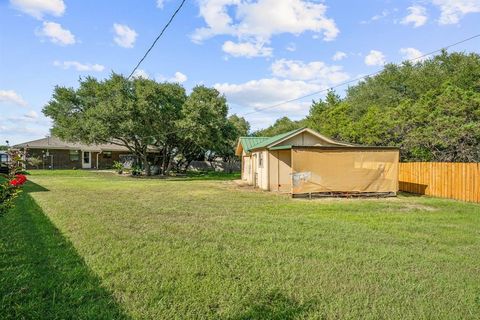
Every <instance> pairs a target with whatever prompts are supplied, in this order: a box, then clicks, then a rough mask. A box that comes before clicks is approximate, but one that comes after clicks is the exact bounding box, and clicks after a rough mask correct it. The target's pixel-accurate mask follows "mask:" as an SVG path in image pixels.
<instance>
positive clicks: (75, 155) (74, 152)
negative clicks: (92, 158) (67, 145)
mask: <svg viewBox="0 0 480 320" xmlns="http://www.w3.org/2000/svg"><path fill="white" fill-rule="evenodd" d="M78 160H80V155H79V154H78V150H70V161H78Z"/></svg>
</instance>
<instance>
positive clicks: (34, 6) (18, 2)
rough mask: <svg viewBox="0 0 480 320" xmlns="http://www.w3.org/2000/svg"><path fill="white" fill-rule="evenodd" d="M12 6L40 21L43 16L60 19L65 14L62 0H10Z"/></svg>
mask: <svg viewBox="0 0 480 320" xmlns="http://www.w3.org/2000/svg"><path fill="white" fill-rule="evenodd" d="M10 3H11V4H12V6H13V7H14V8H16V9H18V10H20V11H22V12H24V13H26V14H28V15H31V16H32V17H35V18H37V19H42V18H43V16H44V15H47V14H49V15H53V16H56V17H60V16H62V15H63V14H64V13H65V8H66V6H65V3H64V2H63V0H10Z"/></svg>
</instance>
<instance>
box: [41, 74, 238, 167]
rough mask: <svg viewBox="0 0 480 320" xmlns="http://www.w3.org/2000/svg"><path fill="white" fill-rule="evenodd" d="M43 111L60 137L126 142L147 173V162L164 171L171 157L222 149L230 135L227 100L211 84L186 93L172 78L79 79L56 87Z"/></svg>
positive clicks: (191, 156)
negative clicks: (72, 85)
mask: <svg viewBox="0 0 480 320" xmlns="http://www.w3.org/2000/svg"><path fill="white" fill-rule="evenodd" d="M43 113H44V114H45V115H46V116H48V117H50V118H52V119H53V129H52V133H53V134H55V135H57V136H59V137H60V138H63V139H65V140H72V141H82V142H84V143H114V144H118V145H123V146H125V147H127V148H128V149H129V150H130V151H131V152H132V154H134V155H135V156H136V157H137V158H138V159H139V161H140V162H141V164H142V167H143V169H144V170H145V173H146V174H147V175H149V174H150V165H152V164H154V165H159V166H160V168H161V173H162V174H167V173H168V172H169V170H170V169H171V168H172V166H173V165H174V164H173V160H174V159H175V158H176V159H178V160H179V161H183V162H186V163H187V164H188V163H189V162H190V161H192V160H194V159H196V158H199V157H205V155H206V154H207V152H210V153H212V152H215V153H218V152H221V153H224V152H226V151H225V149H224V145H225V143H226V141H228V140H229V139H230V136H228V137H226V136H225V135H226V134H230V132H228V130H227V129H226V127H228V125H229V121H228V119H227V114H228V106H227V104H226V100H225V98H224V97H223V96H222V95H220V93H219V92H218V91H217V90H215V89H211V88H207V87H204V86H197V87H195V88H194V89H193V91H192V93H191V94H190V95H189V96H188V97H187V96H186V94H185V89H184V88H183V87H182V86H181V85H179V84H177V83H166V82H164V83H157V82H155V81H153V80H150V79H145V78H137V79H134V80H131V81H129V80H127V79H126V78H125V77H123V76H122V75H118V74H112V75H111V77H110V78H109V79H106V80H103V81H99V80H97V79H94V78H91V77H88V78H86V79H81V80H80V86H79V88H78V89H76V90H75V89H73V88H66V87H56V88H55V90H54V94H53V97H52V99H51V101H50V102H49V103H48V104H47V105H46V106H45V107H44V109H43ZM149 151H156V155H157V156H155V157H154V156H151V155H150V154H149Z"/></svg>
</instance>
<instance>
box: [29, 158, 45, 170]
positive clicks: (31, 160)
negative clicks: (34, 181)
mask: <svg viewBox="0 0 480 320" xmlns="http://www.w3.org/2000/svg"><path fill="white" fill-rule="evenodd" d="M27 163H28V164H29V165H31V166H32V167H35V168H37V169H38V168H39V167H40V166H41V165H42V164H43V161H42V159H41V158H40V157H29V158H27Z"/></svg>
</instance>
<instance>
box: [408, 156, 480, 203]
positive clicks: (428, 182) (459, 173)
mask: <svg viewBox="0 0 480 320" xmlns="http://www.w3.org/2000/svg"><path fill="white" fill-rule="evenodd" d="M399 169H400V170H399V187H400V190H401V191H406V192H411V193H417V194H425V195H429V196H435V197H442V198H450V199H456V200H462V201H469V202H480V163H452V162H406V163H400V167H399Z"/></svg>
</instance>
